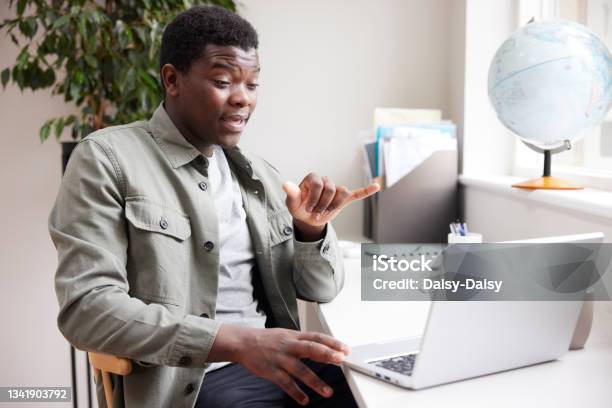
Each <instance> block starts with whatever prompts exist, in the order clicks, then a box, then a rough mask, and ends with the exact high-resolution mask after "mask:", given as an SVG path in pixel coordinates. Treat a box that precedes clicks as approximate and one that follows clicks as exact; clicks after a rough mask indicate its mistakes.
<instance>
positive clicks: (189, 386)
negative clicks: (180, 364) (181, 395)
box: [185, 383, 195, 395]
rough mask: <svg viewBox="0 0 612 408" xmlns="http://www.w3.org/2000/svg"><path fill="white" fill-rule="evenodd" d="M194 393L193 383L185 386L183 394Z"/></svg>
mask: <svg viewBox="0 0 612 408" xmlns="http://www.w3.org/2000/svg"><path fill="white" fill-rule="evenodd" d="M194 391H195V385H193V383H189V384H187V386H186V387H185V394H187V395H189V394H191V393H192V392H194Z"/></svg>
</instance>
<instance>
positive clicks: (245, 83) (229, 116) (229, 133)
mask: <svg viewBox="0 0 612 408" xmlns="http://www.w3.org/2000/svg"><path fill="white" fill-rule="evenodd" d="M175 73H176V78H175V83H174V84H172V85H170V86H169V87H167V89H166V95H167V99H166V100H167V101H168V97H170V98H172V103H173V104H174V106H175V108H176V113H177V114H178V116H179V119H180V121H181V124H177V127H178V128H179V130H180V131H181V133H183V136H185V137H186V138H187V139H188V141H189V142H191V143H192V144H194V145H195V146H196V147H199V148H201V147H206V146H208V145H212V144H218V145H221V146H223V147H233V146H236V145H237V144H238V142H239V140H240V135H241V134H242V131H243V130H244V127H245V126H246V124H247V122H248V120H249V118H250V116H251V114H252V113H253V110H254V109H255V105H256V104H257V86H258V83H257V80H258V77H259V58H258V55H257V50H256V49H254V48H253V49H250V50H248V51H244V50H243V49H241V48H238V47H233V46H218V45H207V46H206V48H204V51H203V52H202V55H201V56H200V58H198V59H197V60H195V61H194V62H193V63H192V64H191V67H190V69H189V71H188V72H187V73H185V74H183V73H181V72H178V71H175ZM162 75H164V74H163V72H162Z"/></svg>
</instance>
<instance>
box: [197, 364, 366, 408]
mask: <svg viewBox="0 0 612 408" xmlns="http://www.w3.org/2000/svg"><path fill="white" fill-rule="evenodd" d="M302 361H303V362H304V363H305V364H306V365H307V366H308V367H310V369H311V370H312V371H313V372H314V373H315V374H317V375H318V376H319V378H321V379H322V380H323V381H325V382H326V383H327V384H329V386H330V387H332V389H333V390H334V395H332V396H331V397H330V398H324V397H321V396H320V395H319V394H317V393H316V392H315V391H313V390H311V389H310V388H309V387H307V386H306V385H304V384H303V383H301V382H300V381H297V380H296V383H297V384H298V386H299V387H300V388H301V389H302V390H303V391H304V392H305V393H306V395H308V399H309V404H308V406H309V407H326V408H332V407H333V408H344V407H347V408H348V407H351V408H352V407H356V406H357V404H356V403H355V400H354V399H353V394H351V390H350V389H349V386H348V384H347V383H346V379H345V378H344V375H343V374H342V370H341V369H340V368H339V367H337V366H335V365H333V364H321V363H316V362H314V361H311V360H302ZM300 406H301V405H299V404H298V403H297V402H295V401H294V400H293V399H292V398H291V397H290V396H289V395H287V394H286V393H285V392H284V391H283V390H282V389H280V388H279V387H278V386H277V385H276V384H274V383H273V382H271V381H268V380H266V379H264V378H261V377H258V376H256V375H255V374H252V373H251V372H250V371H248V370H247V369H246V368H244V367H242V366H241V365H239V364H229V365H227V366H225V367H222V368H219V369H217V370H214V371H211V372H210V373H208V374H206V375H205V376H204V382H203V383H202V387H201V388H200V394H199V395H198V399H197V402H196V405H195V408H225V407H227V408H234V407H249V408H260V407H261V408H269V407H270V408H275V407H300Z"/></svg>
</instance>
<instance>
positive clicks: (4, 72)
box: [1, 68, 11, 89]
mask: <svg viewBox="0 0 612 408" xmlns="http://www.w3.org/2000/svg"><path fill="white" fill-rule="evenodd" d="M1 76H2V89H6V84H7V83H8V80H9V78H10V77H11V69H10V68H4V69H3V70H2V74H1Z"/></svg>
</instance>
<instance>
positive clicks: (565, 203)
mask: <svg viewBox="0 0 612 408" xmlns="http://www.w3.org/2000/svg"><path fill="white" fill-rule="evenodd" d="M524 180H526V178H522V177H512V176H502V175H498V174H486V175H480V174H479V175H474V174H462V175H460V176H459V183H460V184H461V185H463V186H467V187H473V188H477V189H480V190H485V191H488V192H493V193H499V194H504V195H507V196H509V197H512V198H514V199H517V200H529V201H533V202H538V203H543V204H547V205H552V206H556V207H559V208H565V209H570V210H573V211H578V212H580V213H583V214H591V215H597V216H599V217H604V218H609V219H612V191H605V190H596V189H592V188H585V189H584V190H566V191H562V190H524V189H519V188H513V187H511V185H512V184H514V183H517V182H520V181H524Z"/></svg>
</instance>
